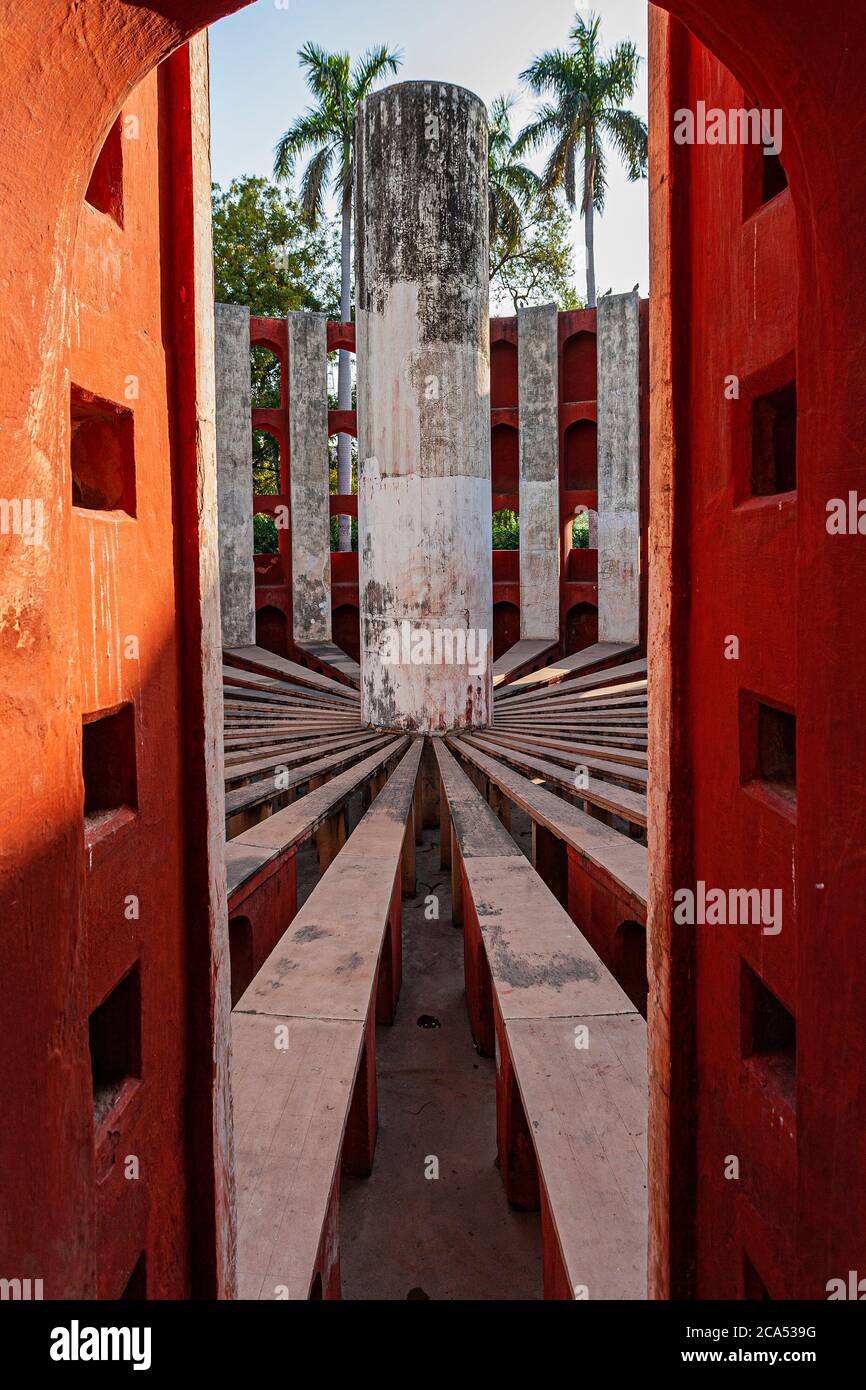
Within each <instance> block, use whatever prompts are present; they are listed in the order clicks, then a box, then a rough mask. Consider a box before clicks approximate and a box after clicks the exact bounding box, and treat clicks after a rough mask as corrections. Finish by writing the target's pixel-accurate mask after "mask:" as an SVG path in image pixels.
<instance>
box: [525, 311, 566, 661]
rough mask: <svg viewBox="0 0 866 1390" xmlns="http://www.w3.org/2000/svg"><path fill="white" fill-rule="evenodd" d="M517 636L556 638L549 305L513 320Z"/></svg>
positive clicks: (554, 374) (553, 372) (555, 369)
mask: <svg viewBox="0 0 866 1390" xmlns="http://www.w3.org/2000/svg"><path fill="white" fill-rule="evenodd" d="M517 343H518V358H517V362H518V392H519V395H518V399H519V404H520V636H521V638H529V637H549V638H550V639H551V640H552V641H553V640H555V639H556V638H557V637H558V636H559V361H558V357H557V315H556V306H555V305H554V304H543V305H541V306H540V307H538V308H531V309H520V310H518V314H517Z"/></svg>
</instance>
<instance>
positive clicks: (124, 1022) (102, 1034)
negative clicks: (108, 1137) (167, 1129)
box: [88, 962, 141, 1132]
mask: <svg viewBox="0 0 866 1390" xmlns="http://www.w3.org/2000/svg"><path fill="white" fill-rule="evenodd" d="M88 1040H89V1044H90V1071H91V1076H92V1079H93V1127H94V1131H96V1132H98V1131H99V1130H100V1129H101V1128H102V1129H103V1132H104V1125H105V1121H106V1120H107V1119H108V1117H109V1116H110V1115H111V1114H112V1113H113V1112H116V1111H117V1109H118V1107H119V1105H120V1104H121V1102H122V1101H123V1100H125V1098H126V1097H127V1096H128V1095H129V1094H130V1093H131V1092H132V1091H133V1090H134V1089H135V1087H136V1085H137V1083H138V1082H139V1081H140V1079H141V975H140V971H139V966H138V963H137V962H136V964H135V965H134V966H133V968H132V969H131V970H130V971H129V973H128V974H126V975H124V977H123V979H122V980H121V981H120V982H119V983H118V984H116V985H115V987H114V989H113V990H112V991H111V993H110V994H109V995H108V996H107V997H106V998H105V999H103V1001H102V1003H101V1004H99V1005H98V1006H97V1007H96V1008H95V1009H94V1010H93V1013H92V1014H91V1015H90V1020H89V1024H88Z"/></svg>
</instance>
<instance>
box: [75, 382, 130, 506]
mask: <svg viewBox="0 0 866 1390" xmlns="http://www.w3.org/2000/svg"><path fill="white" fill-rule="evenodd" d="M70 416H71V427H72V436H71V445H70V448H71V457H70V463H71V471H72V504H73V506H75V507H83V508H85V509H86V510H88V511H98V512H126V514H127V515H128V516H135V441H134V428H133V415H132V411H131V410H128V409H126V407H124V406H121V405H117V404H116V403H115V402H114V401H109V400H105V399H104V398H103V397H101V396H96V395H94V394H93V392H92V391H85V390H84V388H83V387H81V386H74V385H73V387H72V396H71V401H70Z"/></svg>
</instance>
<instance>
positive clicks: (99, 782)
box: [81, 704, 138, 840]
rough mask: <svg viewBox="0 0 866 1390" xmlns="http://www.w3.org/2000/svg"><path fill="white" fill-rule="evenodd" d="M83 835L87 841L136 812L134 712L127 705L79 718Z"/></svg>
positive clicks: (112, 828)
mask: <svg viewBox="0 0 866 1390" xmlns="http://www.w3.org/2000/svg"><path fill="white" fill-rule="evenodd" d="M81 761H82V773H83V777H84V832H85V836H86V837H87V839H88V840H93V839H97V838H100V837H101V836H102V835H106V834H108V833H109V832H110V831H111V830H114V829H116V828H117V826H118V825H119V824H122V823H123V822H124V821H125V820H127V819H128V818H129V816H130V815H131V814H133V813H134V812H135V811H136V810H137V809H138V782H137V774H136V761H135V710H134V708H133V706H132V705H131V704H124V705H118V706H117V707H116V708H114V709H109V710H97V711H96V712H95V713H93V714H85V715H84V717H83V726H82V737H81Z"/></svg>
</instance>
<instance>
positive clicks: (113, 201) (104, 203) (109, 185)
mask: <svg viewBox="0 0 866 1390" xmlns="http://www.w3.org/2000/svg"><path fill="white" fill-rule="evenodd" d="M84 199H85V202H87V203H89V204H90V206H91V207H92V208H96V210H97V212H104V213H105V214H106V215H107V216H108V217H110V218H111V219H112V221H114V222H116V223H117V225H118V227H122V226H123V117H122V116H118V118H117V120H116V121H115V122H114V125H113V126H112V127H111V130H110V131H109V132H108V135H107V136H106V138H105V143H104V144H103V146H102V149H101V150H100V151H99V154H98V156H97V159H96V163H95V164H94V166H93V173H92V174H91V175H90V183H89V184H88V185H87V192H86V193H85V195H84Z"/></svg>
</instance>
